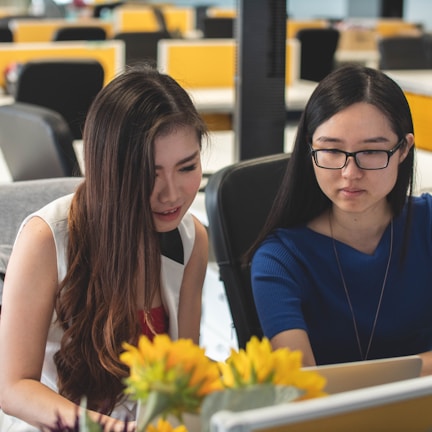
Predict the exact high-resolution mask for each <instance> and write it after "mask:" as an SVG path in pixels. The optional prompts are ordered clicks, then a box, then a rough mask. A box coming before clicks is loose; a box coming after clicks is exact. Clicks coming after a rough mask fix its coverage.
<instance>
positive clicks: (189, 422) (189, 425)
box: [136, 401, 202, 432]
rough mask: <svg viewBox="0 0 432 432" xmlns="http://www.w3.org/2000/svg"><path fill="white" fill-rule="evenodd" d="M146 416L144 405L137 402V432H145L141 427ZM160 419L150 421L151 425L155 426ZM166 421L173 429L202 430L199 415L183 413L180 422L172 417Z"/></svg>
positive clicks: (190, 431) (192, 431)
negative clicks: (181, 427) (181, 426)
mask: <svg viewBox="0 0 432 432" xmlns="http://www.w3.org/2000/svg"><path fill="white" fill-rule="evenodd" d="M145 415H146V404H145V403H144V402H142V401H138V405H137V415H136V422H137V432H145V431H144V429H143V427H142V421H143V418H144V417H145ZM159 418H160V417H157V418H155V419H153V420H152V421H151V423H152V424H153V425H156V424H157V422H158V420H159ZM165 420H166V421H168V422H169V423H170V424H171V425H172V427H173V428H175V427H178V426H180V425H182V424H183V425H184V426H185V427H186V429H187V430H188V432H201V430H202V422H201V417H200V415H199V414H191V413H183V414H182V421H180V420H179V419H178V418H177V417H175V416H173V415H168V416H167V418H166V419H165Z"/></svg>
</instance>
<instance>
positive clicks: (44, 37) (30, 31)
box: [12, 19, 113, 42]
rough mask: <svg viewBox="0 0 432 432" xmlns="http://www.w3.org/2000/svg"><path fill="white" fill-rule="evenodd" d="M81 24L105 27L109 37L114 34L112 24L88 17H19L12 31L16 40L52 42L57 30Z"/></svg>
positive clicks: (14, 22)
mask: <svg viewBox="0 0 432 432" xmlns="http://www.w3.org/2000/svg"><path fill="white" fill-rule="evenodd" d="M79 25H83V26H98V27H102V28H104V29H105V31H106V33H107V37H108V38H110V37H111V36H112V35H113V26H112V24H111V23H110V22H107V21H102V20H98V19H86V20H85V21H84V20H83V21H68V20H63V19H55V20H49V19H44V20H24V19H19V20H15V21H13V22H12V31H13V34H14V41H15V42H50V41H52V39H53V36H54V33H55V31H56V30H58V29H59V28H60V27H67V26H79Z"/></svg>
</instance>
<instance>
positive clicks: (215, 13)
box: [207, 6, 237, 18]
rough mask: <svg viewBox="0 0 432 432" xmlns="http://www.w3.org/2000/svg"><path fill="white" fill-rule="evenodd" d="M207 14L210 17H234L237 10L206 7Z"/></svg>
mask: <svg viewBox="0 0 432 432" xmlns="http://www.w3.org/2000/svg"><path fill="white" fill-rule="evenodd" d="M207 15H208V16H210V17H222V18H235V17H236V16H237V10H236V9H234V8H223V7H217V6H214V7H210V8H208V9H207Z"/></svg>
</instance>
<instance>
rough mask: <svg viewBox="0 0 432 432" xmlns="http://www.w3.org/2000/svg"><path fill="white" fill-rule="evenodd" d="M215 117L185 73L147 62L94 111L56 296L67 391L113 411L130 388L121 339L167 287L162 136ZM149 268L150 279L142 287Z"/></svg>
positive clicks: (117, 82) (62, 385) (129, 336)
mask: <svg viewBox="0 0 432 432" xmlns="http://www.w3.org/2000/svg"><path fill="white" fill-rule="evenodd" d="M184 125H187V126H192V127H193V128H194V129H195V130H196V134H197V137H198V139H199V142H201V140H202V138H203V136H204V135H205V134H206V132H207V131H206V126H205V123H204V122H203V120H202V118H201V117H200V116H199V114H198V113H197V111H196V109H195V107H194V105H193V103H192V101H191V99H190V97H189V96H188V94H187V93H186V92H185V90H184V89H182V88H181V87H180V86H179V84H177V82H176V81H174V80H173V79H172V78H170V77H169V76H167V75H164V74H161V73H159V72H157V71H156V70H155V69H153V68H151V67H146V66H135V67H133V68H130V69H128V70H127V71H126V72H124V73H123V74H121V75H119V76H118V77H116V78H115V79H113V80H112V81H111V82H110V83H108V84H107V85H106V86H105V87H104V88H103V89H102V90H101V92H100V93H99V94H98V95H97V97H96V98H95V100H94V102H93V104H92V106H91V108H90V110H89V113H88V115H87V119H86V123H85V127H84V133H83V140H84V159H85V180H84V182H83V183H82V184H81V185H80V187H79V189H78V190H77V192H76V194H75V196H74V198H73V201H72V206H71V209H70V213H69V222H68V223H69V226H68V227H69V243H68V249H67V258H68V271H67V274H66V277H65V279H64V280H63V281H62V283H61V284H60V287H59V292H58V296H57V301H56V312H57V316H58V320H59V322H60V323H61V325H62V327H63V329H64V335H63V338H62V342H61V348H60V350H59V351H58V352H57V353H56V355H55V362H56V366H57V370H58V378H59V383H58V384H59V391H60V393H61V394H63V395H64V396H65V397H67V398H68V399H70V400H72V401H75V402H79V401H80V399H81V397H82V396H86V397H87V400H88V407H89V408H91V409H96V410H99V411H104V412H110V411H111V410H112V409H113V408H114V406H115V404H116V403H118V401H119V400H120V398H121V397H122V390H123V383H122V379H123V378H124V377H125V376H126V375H127V373H128V371H127V367H126V366H125V365H123V364H121V363H120V362H119V354H120V352H121V349H122V343H123V342H124V341H128V342H130V343H135V342H136V341H137V339H138V336H139V334H140V332H141V329H140V326H139V324H138V318H137V295H138V294H137V293H138V292H139V290H143V292H144V308H145V309H146V310H147V311H149V310H150V308H151V303H152V299H153V297H154V295H155V293H156V292H157V290H158V289H159V287H160V269H161V262H160V249H159V241H158V236H157V233H156V231H155V227H154V224H153V218H152V212H151V208H150V196H151V193H152V190H153V186H154V178H155V167H154V145H153V144H154V141H155V138H156V137H157V136H159V135H160V134H164V133H167V132H169V131H171V130H173V129H175V128H176V127H177V126H184ZM142 277H144V286H137V280H138V278H142Z"/></svg>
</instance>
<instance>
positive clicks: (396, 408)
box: [210, 376, 432, 432]
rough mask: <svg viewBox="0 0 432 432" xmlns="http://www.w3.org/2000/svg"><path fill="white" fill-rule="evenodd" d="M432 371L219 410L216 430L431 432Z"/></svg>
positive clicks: (214, 419)
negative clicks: (257, 406) (265, 405)
mask: <svg viewBox="0 0 432 432" xmlns="http://www.w3.org/2000/svg"><path fill="white" fill-rule="evenodd" d="M431 407H432V377H431V376H429V377H423V378H413V379H410V380H405V381H399V382H395V383H391V384H383V385H379V386H374V387H368V388H364V389H360V390H353V391H349V392H344V393H339V394H335V395H331V396H326V397H322V398H318V399H311V400H307V401H302V402H291V403H288V404H281V405H276V406H272V407H268V408H261V409H256V410H249V411H243V412H238V413H235V412H230V411H221V412H219V413H216V414H214V415H213V417H212V419H211V424H210V431H211V432H240V431H241V432H258V431H259V432H270V431H271V432H281V431H283V432H290V431H293V432H312V431H331V432H347V431H350V432H356V431H359V432H360V431H361V432H365V431H367V432H383V431H393V432H397V431H403V432H408V431H409V432H430V431H431V430H432V409H431Z"/></svg>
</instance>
